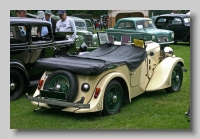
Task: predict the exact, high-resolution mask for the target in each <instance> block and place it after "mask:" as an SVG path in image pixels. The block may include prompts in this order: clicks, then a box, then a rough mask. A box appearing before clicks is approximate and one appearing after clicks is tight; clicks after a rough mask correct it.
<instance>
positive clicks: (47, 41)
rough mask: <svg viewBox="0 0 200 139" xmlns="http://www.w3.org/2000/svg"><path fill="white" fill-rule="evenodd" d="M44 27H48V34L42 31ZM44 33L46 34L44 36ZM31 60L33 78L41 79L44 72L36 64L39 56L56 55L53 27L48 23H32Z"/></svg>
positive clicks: (30, 73) (30, 72) (31, 76)
mask: <svg viewBox="0 0 200 139" xmlns="http://www.w3.org/2000/svg"><path fill="white" fill-rule="evenodd" d="M42 29H44V30H45V29H47V32H46V33H47V34H46V35H44V34H43V33H41V30H42ZM42 35H44V36H42ZM30 40H31V43H30V60H29V65H30V67H31V70H30V71H29V72H28V73H29V76H30V78H31V79H32V80H35V79H39V78H40V77H39V76H41V75H42V73H43V72H44V71H43V70H42V69H39V68H37V66H35V64H36V62H37V60H38V59H39V58H45V57H53V56H54V49H53V48H54V42H53V38H52V31H51V27H50V26H49V25H47V24H44V25H42V24H31V25H30Z"/></svg>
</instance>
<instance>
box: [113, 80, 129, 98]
mask: <svg viewBox="0 0 200 139" xmlns="http://www.w3.org/2000/svg"><path fill="white" fill-rule="evenodd" d="M112 80H116V81H118V82H119V83H120V84H121V86H122V88H123V101H124V102H129V89H128V86H127V83H126V81H125V80H124V79H123V78H121V77H115V78H113V79H112ZM112 80H111V81H112ZM111 81H110V82H111Z"/></svg>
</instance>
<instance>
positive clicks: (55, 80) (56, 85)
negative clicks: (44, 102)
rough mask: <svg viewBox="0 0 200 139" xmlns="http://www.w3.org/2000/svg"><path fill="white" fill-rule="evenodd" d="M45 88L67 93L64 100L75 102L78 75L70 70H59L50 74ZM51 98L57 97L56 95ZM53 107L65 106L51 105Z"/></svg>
mask: <svg viewBox="0 0 200 139" xmlns="http://www.w3.org/2000/svg"><path fill="white" fill-rule="evenodd" d="M44 90H52V91H56V92H62V93H65V98H64V101H67V102H73V101H74V100H75V98H76V96H77V93H78V80H77V78H76V76H75V75H74V74H73V73H71V72H68V71H64V70H57V71H54V72H53V73H51V74H50V75H49V77H48V78H47V80H46V82H45V84H44ZM51 99H57V98H56V96H55V97H54V98H51ZM49 107H51V108H59V109H61V108H64V107H61V106H55V105H50V104H49Z"/></svg>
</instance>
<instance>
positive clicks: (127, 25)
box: [125, 22, 135, 29]
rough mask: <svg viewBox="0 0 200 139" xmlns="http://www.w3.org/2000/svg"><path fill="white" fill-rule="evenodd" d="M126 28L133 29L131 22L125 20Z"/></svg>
mask: <svg viewBox="0 0 200 139" xmlns="http://www.w3.org/2000/svg"><path fill="white" fill-rule="evenodd" d="M125 28H126V29H135V27H134V24H133V22H126V26H125Z"/></svg>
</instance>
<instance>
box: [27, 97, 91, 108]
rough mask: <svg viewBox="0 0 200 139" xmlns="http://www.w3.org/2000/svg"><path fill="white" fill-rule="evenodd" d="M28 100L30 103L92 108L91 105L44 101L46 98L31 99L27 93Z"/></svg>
mask: <svg viewBox="0 0 200 139" xmlns="http://www.w3.org/2000/svg"><path fill="white" fill-rule="evenodd" d="M26 98H27V99H28V100H30V101H35V102H41V103H46V104H51V105H56V106H62V107H73V108H86V109H89V108H90V104H81V103H72V102H64V101H59V100H52V99H44V98H39V97H31V96H28V94H27V93H26Z"/></svg>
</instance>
